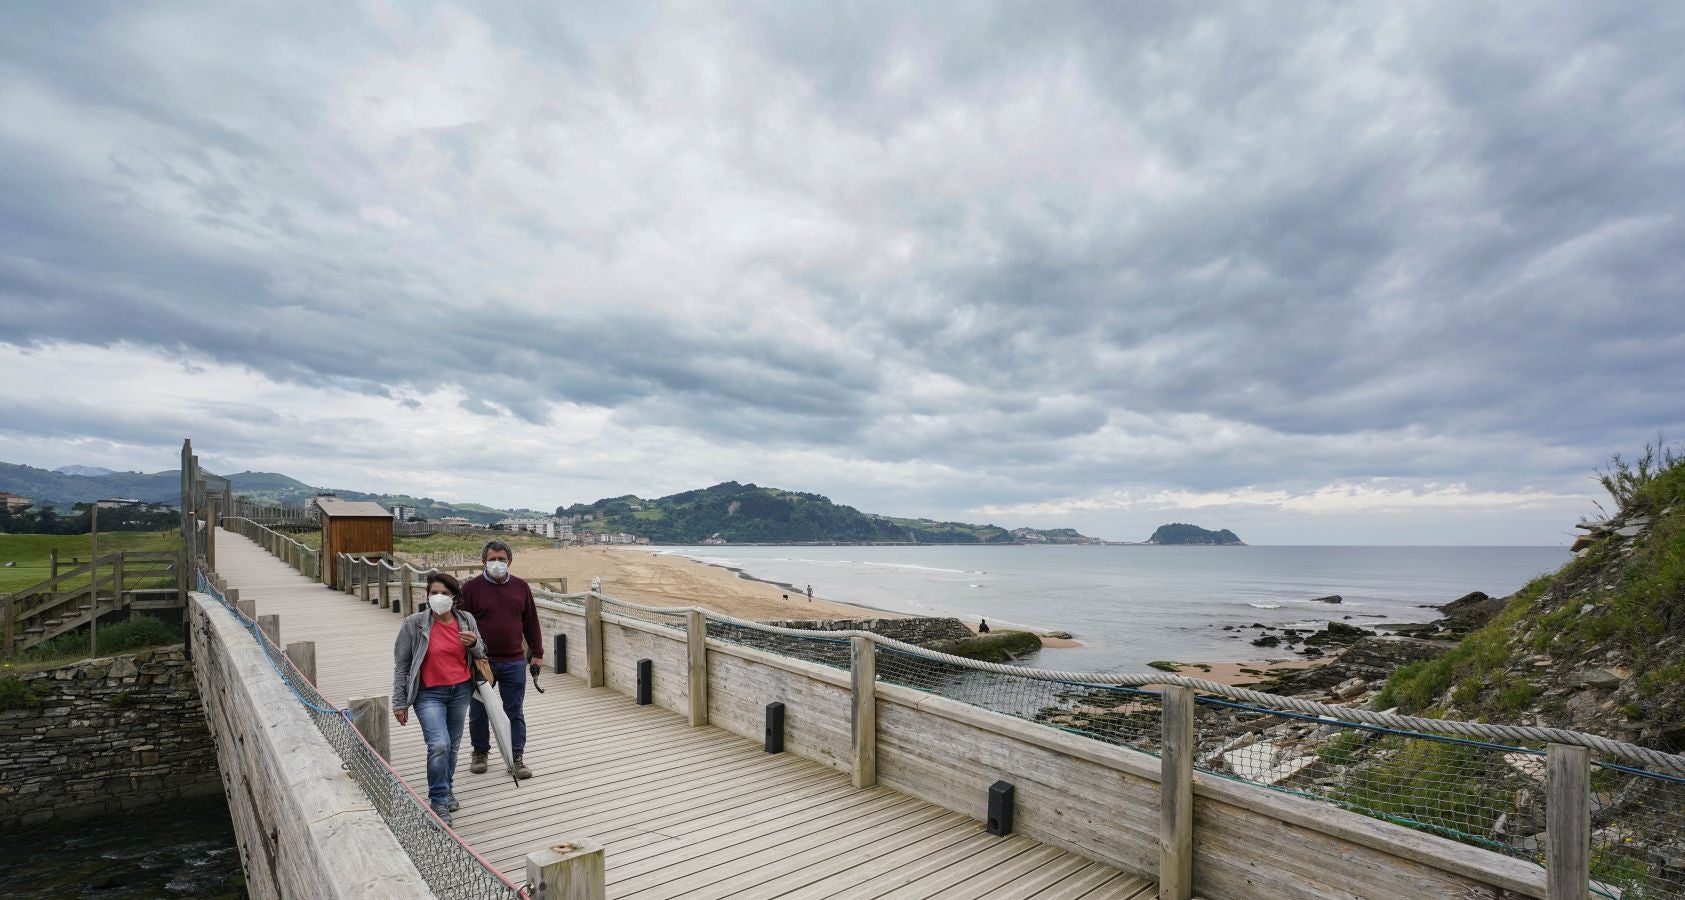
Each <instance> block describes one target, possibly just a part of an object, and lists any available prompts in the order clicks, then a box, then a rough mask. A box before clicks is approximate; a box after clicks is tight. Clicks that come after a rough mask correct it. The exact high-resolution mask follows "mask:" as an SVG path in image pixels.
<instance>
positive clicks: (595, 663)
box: [585, 594, 607, 687]
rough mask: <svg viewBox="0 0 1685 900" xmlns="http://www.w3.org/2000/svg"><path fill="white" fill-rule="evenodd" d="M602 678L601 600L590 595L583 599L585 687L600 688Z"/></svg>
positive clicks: (603, 682)
mask: <svg viewBox="0 0 1685 900" xmlns="http://www.w3.org/2000/svg"><path fill="white" fill-rule="evenodd" d="M606 683H607V679H605V678H604V677H603V598H602V597H601V596H600V595H598V594H592V595H590V596H588V597H586V598H585V685H586V687H602V686H603V685H604V684H606Z"/></svg>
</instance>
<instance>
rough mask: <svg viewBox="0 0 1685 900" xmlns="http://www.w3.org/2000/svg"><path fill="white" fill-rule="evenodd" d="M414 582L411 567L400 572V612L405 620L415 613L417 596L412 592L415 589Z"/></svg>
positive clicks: (406, 567) (405, 567)
mask: <svg viewBox="0 0 1685 900" xmlns="http://www.w3.org/2000/svg"><path fill="white" fill-rule="evenodd" d="M413 581H414V579H412V578H411V576H410V567H409V566H404V567H403V568H402V569H399V570H398V592H399V593H398V597H399V599H398V603H399V609H398V611H399V612H401V613H403V615H404V617H405V618H408V617H410V616H411V615H413V614H414V613H415V595H414V594H412V593H411V592H410V589H411V588H413V587H414V583H413Z"/></svg>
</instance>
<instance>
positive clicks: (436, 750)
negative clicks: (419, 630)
mask: <svg viewBox="0 0 1685 900" xmlns="http://www.w3.org/2000/svg"><path fill="white" fill-rule="evenodd" d="M473 690H474V683H473V682H472V681H464V682H463V683H461V684H448V685H442V686H440V687H430V688H422V689H421V691H420V693H418V694H416V695H415V718H416V721H418V722H420V723H421V736H422V738H423V739H424V740H426V741H427V799H428V800H431V801H432V802H433V803H434V804H435V805H438V806H443V805H444V804H445V803H446V802H447V801H449V800H450V796H451V780H452V779H453V778H454V777H455V775H456V748H457V745H458V744H461V743H462V715H463V713H465V712H467V711H468V698H469V696H471V695H472V694H473Z"/></svg>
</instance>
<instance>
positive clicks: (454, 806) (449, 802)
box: [445, 794, 462, 812]
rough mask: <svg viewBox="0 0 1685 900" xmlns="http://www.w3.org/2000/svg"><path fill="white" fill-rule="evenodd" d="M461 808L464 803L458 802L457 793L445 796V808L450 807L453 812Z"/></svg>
mask: <svg viewBox="0 0 1685 900" xmlns="http://www.w3.org/2000/svg"><path fill="white" fill-rule="evenodd" d="M461 808H462V804H461V803H458V802H457V800H456V795H455V794H452V795H450V796H449V797H446V798H445V809H448V810H450V811H451V812H456V811H457V810H459V809H461Z"/></svg>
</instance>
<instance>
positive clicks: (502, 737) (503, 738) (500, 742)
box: [474, 681, 521, 784]
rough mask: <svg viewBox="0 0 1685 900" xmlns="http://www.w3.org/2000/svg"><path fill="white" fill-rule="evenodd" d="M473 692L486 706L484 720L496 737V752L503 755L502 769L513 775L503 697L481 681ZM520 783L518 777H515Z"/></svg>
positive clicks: (511, 776)
mask: <svg viewBox="0 0 1685 900" xmlns="http://www.w3.org/2000/svg"><path fill="white" fill-rule="evenodd" d="M474 693H475V695H477V696H478V697H479V699H480V705H481V706H484V707H485V708H486V721H487V722H489V723H490V724H491V733H492V737H495V738H497V752H498V753H500V754H502V755H503V770H504V771H505V772H508V773H509V777H510V778H514V777H515V749H514V746H513V742H512V741H511V739H510V737H509V715H508V714H507V713H505V712H504V711H503V698H502V697H499V696H498V694H497V688H495V687H492V686H491V684H489V683H487V682H484V681H481V682H478V683H477V684H475V685H474ZM515 783H516V784H520V783H521V781H520V779H518V778H516V779H515Z"/></svg>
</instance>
